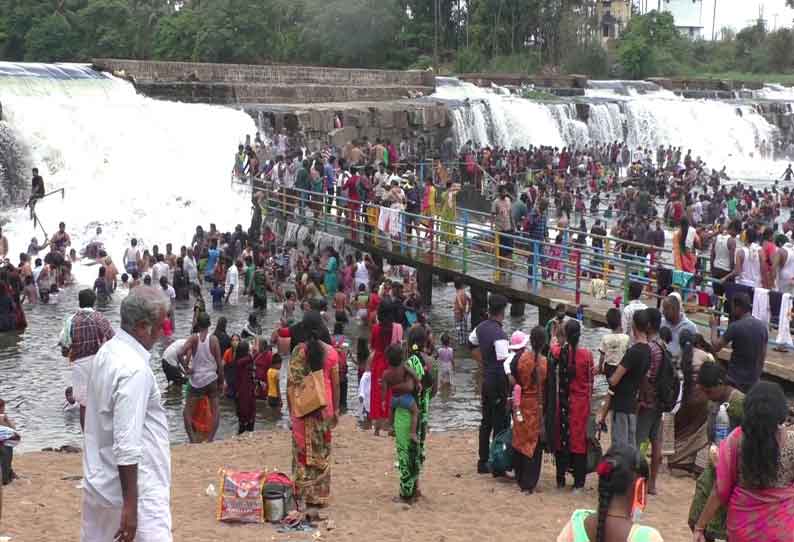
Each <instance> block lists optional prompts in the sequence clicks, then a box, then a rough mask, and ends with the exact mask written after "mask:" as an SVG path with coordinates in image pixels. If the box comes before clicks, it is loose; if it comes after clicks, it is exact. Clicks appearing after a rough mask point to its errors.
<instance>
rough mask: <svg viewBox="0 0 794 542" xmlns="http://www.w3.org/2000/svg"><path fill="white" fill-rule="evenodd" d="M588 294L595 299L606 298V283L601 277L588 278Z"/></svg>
mask: <svg viewBox="0 0 794 542" xmlns="http://www.w3.org/2000/svg"><path fill="white" fill-rule="evenodd" d="M590 295H592V296H593V297H594V298H596V299H606V298H607V283H606V282H604V281H603V280H602V279H591V280H590Z"/></svg>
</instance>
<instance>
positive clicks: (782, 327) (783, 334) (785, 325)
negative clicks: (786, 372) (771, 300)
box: [777, 294, 794, 347]
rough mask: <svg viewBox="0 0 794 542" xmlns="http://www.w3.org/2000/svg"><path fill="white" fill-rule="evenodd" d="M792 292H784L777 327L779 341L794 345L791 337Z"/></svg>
mask: <svg viewBox="0 0 794 542" xmlns="http://www.w3.org/2000/svg"><path fill="white" fill-rule="evenodd" d="M790 326H791V294H783V300H782V301H781V302H780V323H779V324H778V328H777V342H779V343H780V344H785V345H787V346H792V347H794V341H793V340H792V339H791V328H790Z"/></svg>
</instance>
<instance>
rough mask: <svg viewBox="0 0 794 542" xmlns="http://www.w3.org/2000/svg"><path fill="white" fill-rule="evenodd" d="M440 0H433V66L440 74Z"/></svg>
mask: <svg viewBox="0 0 794 542" xmlns="http://www.w3.org/2000/svg"><path fill="white" fill-rule="evenodd" d="M438 2H439V0H433V66H434V69H435V71H436V75H438V17H439V13H438V12H439V11H440V10H439V6H438Z"/></svg>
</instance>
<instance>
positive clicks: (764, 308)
mask: <svg viewBox="0 0 794 542" xmlns="http://www.w3.org/2000/svg"><path fill="white" fill-rule="evenodd" d="M753 316H754V317H756V318H758V319H759V320H761V321H762V322H764V323H766V324H769V290H767V289H765V288H756V289H755V292H753Z"/></svg>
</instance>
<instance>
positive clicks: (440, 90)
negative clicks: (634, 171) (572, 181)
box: [432, 78, 790, 178]
mask: <svg viewBox="0 0 794 542" xmlns="http://www.w3.org/2000/svg"><path fill="white" fill-rule="evenodd" d="M591 83H592V84H593V86H594V87H595V88H594V89H592V90H588V91H587V94H586V97H585V100H586V103H582V104H581V105H582V106H584V107H587V108H588V117H587V122H586V123H585V122H583V121H582V120H581V119H580V118H579V115H578V114H577V109H576V106H575V105H574V104H573V103H551V102H549V103H546V102H543V103H541V102H534V101H532V100H529V99H524V98H520V97H517V96H506V95H504V93H503V92H499V93H497V92H494V91H493V90H489V89H483V88H480V87H477V86H475V85H473V84H470V83H464V82H461V81H458V80H456V79H450V78H438V87H437V90H436V93H435V94H434V95H433V96H432V97H433V98H436V99H440V100H444V101H446V102H447V103H448V104H449V105H450V107H451V108H452V115H453V121H454V130H455V135H456V139H457V141H458V142H459V143H463V142H465V141H466V140H468V139H471V140H472V141H474V142H475V144H478V145H494V146H500V147H506V148H517V147H520V146H527V145H528V144H534V145H550V146H557V147H562V146H564V145H569V146H571V145H575V146H578V147H582V146H584V145H587V144H591V143H604V142H611V141H626V142H627V143H628V144H629V145H630V146H631V147H636V146H638V145H641V146H643V147H651V148H658V147H659V146H660V145H664V146H665V147H666V146H668V145H673V146H676V147H679V146H680V147H683V149H684V152H686V150H687V149H692V152H693V154H694V155H700V156H701V157H702V158H703V159H704V160H705V161H706V162H707V163H708V164H710V165H711V166H715V167H722V165H728V169H729V171H732V172H734V173H736V174H738V175H742V176H746V177H754V178H771V177H776V176H779V175H780V173H781V172H782V169H781V168H780V164H777V163H774V162H772V161H762V160H759V159H758V156H759V152H758V150H759V147H760V144H761V142H762V141H766V142H770V141H772V140H773V138H774V137H775V134H776V133H777V128H775V127H774V126H773V125H771V124H770V123H769V122H767V121H766V120H765V119H764V118H763V117H762V116H761V115H760V114H759V113H758V112H757V111H755V110H754V109H753V108H752V107H751V106H748V105H737V104H734V103H729V102H723V101H718V100H692V99H685V98H681V97H678V96H676V95H675V94H673V93H672V92H669V91H665V90H662V89H660V88H659V87H658V86H657V85H654V84H651V83H643V84H640V83H637V82H627V81H611V82H603V81H601V82H599V81H594V82H591ZM787 92H790V90H786V89H782V90H781V89H777V88H776V89H769V90H768V91H767V93H768V94H769V95H770V96H771V95H776V96H782V95H786V93H787ZM580 102H582V101H581V100H580ZM778 169H780V171H778Z"/></svg>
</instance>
